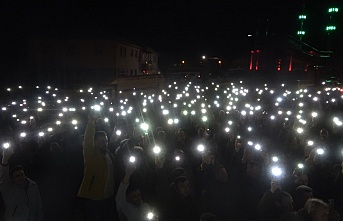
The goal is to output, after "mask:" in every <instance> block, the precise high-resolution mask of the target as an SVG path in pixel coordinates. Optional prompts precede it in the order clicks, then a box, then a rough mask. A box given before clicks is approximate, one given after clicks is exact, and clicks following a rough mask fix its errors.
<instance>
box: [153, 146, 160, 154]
mask: <svg viewBox="0 0 343 221" xmlns="http://www.w3.org/2000/svg"><path fill="white" fill-rule="evenodd" d="M153 152H154V153H155V154H159V153H161V147H159V146H154V148H153Z"/></svg>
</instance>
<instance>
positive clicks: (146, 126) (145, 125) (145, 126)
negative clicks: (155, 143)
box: [141, 123, 149, 131]
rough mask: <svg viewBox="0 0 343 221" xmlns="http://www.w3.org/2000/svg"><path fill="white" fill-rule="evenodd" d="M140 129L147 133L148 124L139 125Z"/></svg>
mask: <svg viewBox="0 0 343 221" xmlns="http://www.w3.org/2000/svg"><path fill="white" fill-rule="evenodd" d="M141 129H142V130H144V131H147V130H148V129H149V124H147V123H141Z"/></svg>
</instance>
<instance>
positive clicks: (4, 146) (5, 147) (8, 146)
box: [2, 142, 11, 149]
mask: <svg viewBox="0 0 343 221" xmlns="http://www.w3.org/2000/svg"><path fill="white" fill-rule="evenodd" d="M10 146H11V145H10V143H8V142H7V143H4V144H3V145H2V147H3V148H4V149H8V148H10Z"/></svg>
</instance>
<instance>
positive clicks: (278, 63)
mask: <svg viewBox="0 0 343 221" xmlns="http://www.w3.org/2000/svg"><path fill="white" fill-rule="evenodd" d="M277 70H278V71H281V59H279V60H278V61H277Z"/></svg>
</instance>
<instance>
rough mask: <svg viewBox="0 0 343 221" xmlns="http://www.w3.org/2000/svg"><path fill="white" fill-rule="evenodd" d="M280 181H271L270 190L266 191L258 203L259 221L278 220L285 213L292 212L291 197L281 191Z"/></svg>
mask: <svg viewBox="0 0 343 221" xmlns="http://www.w3.org/2000/svg"><path fill="white" fill-rule="evenodd" d="M280 182H281V180H274V179H273V180H272V181H271V185H270V189H269V190H267V191H266V192H265V193H264V195H263V196H262V198H261V199H260V201H259V203H258V211H259V213H260V217H261V221H268V220H270V221H272V220H278V219H280V217H281V216H282V215H283V214H284V213H286V212H292V211H293V198H292V196H291V195H290V194H289V193H287V192H285V191H282V190H281V186H280Z"/></svg>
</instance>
